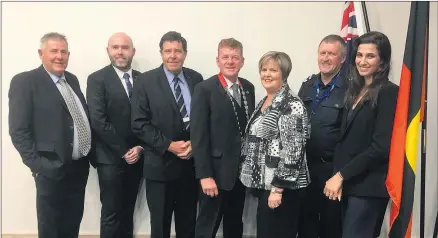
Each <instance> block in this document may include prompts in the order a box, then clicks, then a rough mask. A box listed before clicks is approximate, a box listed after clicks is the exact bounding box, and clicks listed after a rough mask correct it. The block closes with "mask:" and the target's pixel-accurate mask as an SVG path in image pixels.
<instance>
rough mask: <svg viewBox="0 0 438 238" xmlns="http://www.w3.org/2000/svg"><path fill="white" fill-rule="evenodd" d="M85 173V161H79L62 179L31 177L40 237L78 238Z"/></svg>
mask: <svg viewBox="0 0 438 238" xmlns="http://www.w3.org/2000/svg"><path fill="white" fill-rule="evenodd" d="M88 173H89V162H88V160H86V159H82V160H81V159H79V160H78V161H73V162H72V164H71V166H70V168H69V170H68V171H67V173H66V175H65V176H64V177H63V178H62V179H61V180H53V179H50V178H47V177H45V176H44V175H42V174H33V176H34V179H35V186H36V208H37V218H38V237H39V238H59V237H62V238H77V237H78V235H79V227H80V224H81V221H82V216H83V212H84V197H85V187H86V185H87V180H88Z"/></svg>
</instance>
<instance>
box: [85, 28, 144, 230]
mask: <svg viewBox="0 0 438 238" xmlns="http://www.w3.org/2000/svg"><path fill="white" fill-rule="evenodd" d="M107 52H108V56H109V58H110V61H111V64H110V65H108V66H106V67H104V68H103V69H100V70H98V71H96V72H94V73H92V74H91V75H90V76H89V77H88V86H87V102H88V108H89V110H90V117H91V127H92V129H93V133H94V135H95V138H96V140H95V142H96V161H95V164H96V167H97V174H98V177H99V187H100V201H101V202H102V208H101V216H100V237H102V238H122V237H124V238H127V237H131V238H132V237H133V227H134V224H133V223H134V222H133V215H134V210H135V202H136V200H137V193H138V188H139V185H140V180H141V176H142V170H143V160H142V159H140V160H139V156H140V153H141V150H142V147H141V146H140V141H139V140H138V139H137V138H136V137H135V135H134V133H133V132H132V130H131V102H130V100H131V96H132V88H133V84H134V85H135V81H136V79H137V77H138V76H139V74H140V73H139V72H138V71H135V70H133V69H132V68H131V62H132V59H133V57H134V55H135V48H134V46H133V43H132V39H131V38H130V37H129V36H128V35H126V34H125V33H116V34H114V35H112V36H111V37H110V39H109V41H108V48H107Z"/></svg>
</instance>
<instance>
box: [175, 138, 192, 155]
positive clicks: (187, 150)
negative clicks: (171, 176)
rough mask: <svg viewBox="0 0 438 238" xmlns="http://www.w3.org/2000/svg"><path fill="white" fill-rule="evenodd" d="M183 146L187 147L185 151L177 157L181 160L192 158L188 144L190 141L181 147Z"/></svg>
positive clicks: (190, 147) (190, 146) (190, 145)
mask: <svg viewBox="0 0 438 238" xmlns="http://www.w3.org/2000/svg"><path fill="white" fill-rule="evenodd" d="M185 146H186V147H187V149H186V151H184V152H183V153H181V154H178V155H177V156H178V157H180V158H181V159H189V158H190V157H191V156H192V144H191V143H190V141H186V142H185V143H184V145H183V147H185Z"/></svg>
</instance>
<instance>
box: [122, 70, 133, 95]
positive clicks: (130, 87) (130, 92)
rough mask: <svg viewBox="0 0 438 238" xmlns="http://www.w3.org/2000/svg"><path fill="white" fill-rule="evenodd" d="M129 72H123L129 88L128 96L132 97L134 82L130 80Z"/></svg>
mask: <svg viewBox="0 0 438 238" xmlns="http://www.w3.org/2000/svg"><path fill="white" fill-rule="evenodd" d="M129 77H130V76H129V74H128V73H124V74H123V78H124V79H125V83H126V88H127V89H128V97H129V99H131V96H132V84H131V81H129Z"/></svg>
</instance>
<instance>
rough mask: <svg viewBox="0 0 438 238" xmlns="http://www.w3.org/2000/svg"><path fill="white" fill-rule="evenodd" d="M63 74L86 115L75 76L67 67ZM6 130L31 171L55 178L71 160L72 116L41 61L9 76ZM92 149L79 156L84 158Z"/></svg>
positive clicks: (83, 99) (61, 173) (65, 170)
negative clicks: (7, 123) (28, 69)
mask: <svg viewBox="0 0 438 238" xmlns="http://www.w3.org/2000/svg"><path fill="white" fill-rule="evenodd" d="M64 75H65V78H66V80H67V83H68V84H69V85H70V87H71V88H72V89H73V91H74V92H75V93H76V95H77V96H78V97H79V99H80V101H81V102H82V107H83V108H84V110H85V112H86V114H87V117H88V118H89V115H88V109H87V105H86V102H85V98H84V95H83V94H82V92H81V88H80V86H79V81H78V79H77V78H76V76H75V75H73V74H71V73H69V72H67V71H65V72H64ZM9 134H10V136H11V139H12V144H13V145H14V146H15V148H16V149H17V151H18V152H19V153H20V155H21V158H22V159H23V162H24V164H25V165H27V166H28V167H29V168H30V170H31V171H32V172H33V173H40V174H42V175H44V176H47V177H49V178H52V179H56V180H59V179H61V178H63V177H64V176H65V174H66V172H67V171H68V169H69V166H70V165H71V162H72V151H73V147H72V146H73V136H74V124H73V119H72V117H71V116H70V113H69V111H68V108H67V104H66V103H65V101H64V98H63V97H62V95H61V93H60V92H59V90H58V88H57V87H56V85H55V83H53V81H52V79H51V78H50V76H49V74H48V73H47V72H46V70H45V69H44V67H43V66H42V65H41V66H40V67H38V68H36V69H34V70H31V71H27V72H23V73H20V74H17V75H15V76H14V77H13V78H12V81H11V85H10V88H9ZM92 148H93V145H92ZM92 150H93V149H91V150H90V152H89V153H88V155H87V156H86V157H85V158H81V160H84V159H86V160H88V159H89V157H91V155H92V154H93V153H92Z"/></svg>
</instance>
